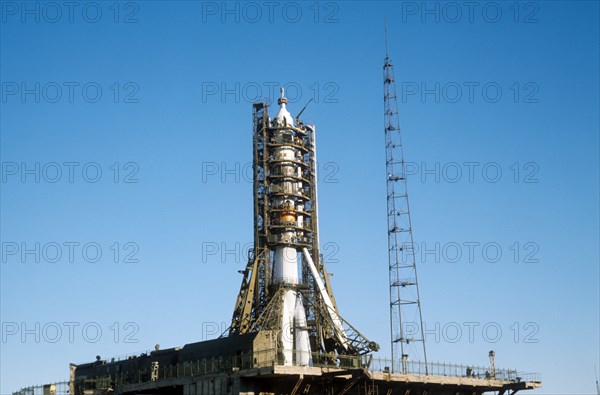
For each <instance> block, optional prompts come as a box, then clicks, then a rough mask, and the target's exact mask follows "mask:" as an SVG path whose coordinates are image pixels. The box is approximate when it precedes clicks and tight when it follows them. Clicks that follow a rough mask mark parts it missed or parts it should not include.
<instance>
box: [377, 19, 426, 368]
mask: <svg viewBox="0 0 600 395" xmlns="http://www.w3.org/2000/svg"><path fill="white" fill-rule="evenodd" d="M385 35H386V37H385V63H384V66H383V90H384V129H385V152H386V180H387V220H388V261H389V281H390V326H391V347H392V371H393V372H402V373H405V371H406V364H407V362H408V361H409V360H411V361H420V362H425V365H426V366H427V354H426V352H425V336H424V334H423V316H422V313H421V301H420V297H419V286H418V282H417V267H416V259H415V253H414V243H413V234H412V223H411V218H410V206H409V203H408V191H407V185H406V166H405V161H404V152H403V147H402V136H401V133H400V121H399V117H398V102H397V98H396V81H395V80H394V66H393V65H392V64H391V63H390V60H389V56H388V50H387V30H386V33H385ZM399 362H400V364H401V366H400V369H399V366H398V363H399ZM426 373H428V372H427V370H426Z"/></svg>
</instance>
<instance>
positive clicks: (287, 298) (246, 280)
mask: <svg viewBox="0 0 600 395" xmlns="http://www.w3.org/2000/svg"><path fill="white" fill-rule="evenodd" d="M384 91H385V95H384V104H385V109H384V111H385V126H384V128H385V134H386V171H387V177H386V178H387V182H388V198H387V199H388V242H389V245H388V246H389V250H388V253H389V258H390V260H389V270H390V309H391V310H390V311H391V316H390V318H391V326H392V328H391V329H392V331H391V340H392V359H387V360H386V359H379V358H376V357H374V355H373V353H374V352H376V351H378V350H379V345H378V344H377V343H376V342H374V341H371V340H369V339H368V338H367V337H366V336H365V335H363V334H362V333H361V332H360V331H359V330H358V329H357V328H356V327H354V326H353V325H352V324H351V323H349V322H348V321H347V320H346V319H344V318H343V316H342V315H341V314H340V311H339V309H338V304H337V302H336V299H335V297H334V294H333V290H332V286H331V283H330V281H329V277H330V276H329V274H328V273H327V270H326V268H325V265H324V262H323V257H322V255H321V254H320V252H319V225H318V214H319V210H318V191H317V179H318V175H317V148H316V146H317V145H316V128H315V126H314V125H309V124H304V123H303V122H302V120H301V119H300V114H299V115H298V116H296V117H295V118H294V117H292V115H291V114H290V113H289V111H288V109H287V99H286V98H285V95H284V92H283V89H282V90H281V97H280V98H279V100H278V102H277V103H278V105H279V109H278V112H277V114H276V115H275V116H273V117H271V116H270V115H269V106H268V105H267V104H266V103H263V102H261V103H255V104H253V106H252V109H253V112H252V125H253V127H252V133H253V202H254V247H253V248H252V250H251V251H250V253H249V257H248V263H247V265H246V266H245V268H244V269H243V270H241V271H240V273H241V274H242V276H243V277H242V283H241V286H240V291H239V294H238V296H237V298H236V301H235V305H234V312H233V316H232V320H231V325H230V327H229V328H228V330H227V331H226V332H225V333H223V335H221V337H219V338H218V339H213V340H208V341H203V342H198V343H192V344H187V345H185V346H183V347H180V348H179V347H178V348H170V349H164V350H163V349H160V348H159V347H158V346H157V347H156V348H155V350H153V351H148V352H145V353H142V354H138V355H133V356H130V357H127V358H124V359H114V358H113V359H109V360H103V359H101V358H100V357H97V359H96V361H94V362H90V363H85V364H77V365H76V364H71V365H70V377H69V380H68V381H65V382H61V383H56V384H49V385H45V386H40V387H29V388H24V389H22V390H20V391H18V392H16V393H15V395H66V394H69V395H108V394H115V395H116V394H119V395H121V394H122V395H130V394H131V395H133V394H148V395H150V394H156V395H158V394H174V395H216V394H219V395H220V394H222V395H238V394H240V395H284V394H286V395H295V394H327V395H333V394H339V395H342V394H349V395H350V394H352V395H363V394H364V395H379V394H385V395H392V394H403V395H438V394H439V395H467V394H468V395H479V394H483V393H486V392H491V391H495V392H497V393H498V394H501V395H502V394H506V395H509V394H514V393H516V392H518V391H521V390H528V389H535V388H539V387H541V381H540V378H539V376H538V375H537V374H523V373H517V371H516V370H503V369H496V368H495V365H494V360H493V358H492V359H491V363H490V366H487V367H474V366H472V365H469V366H467V365H452V364H439V363H432V362H429V361H428V360H427V357H426V354H425V339H424V337H423V335H422V331H421V329H422V319H421V310H420V301H419V297H418V287H417V281H416V267H415V264H414V259H413V261H412V262H409V263H408V264H403V263H400V262H399V261H398V253H399V251H401V250H404V249H407V250H408V251H409V253H410V251H412V225H411V223H410V212H409V209H408V196H407V193H406V184H405V182H406V177H405V169H404V158H403V153H402V151H401V149H402V143H401V139H400V134H399V127H398V121H397V105H396V103H395V95H396V94H395V85H394V81H393V69H392V68H391V63H390V62H389V59H388V57H387V55H386V61H385V66H384ZM398 149H399V150H398ZM413 258H414V255H413ZM405 306H407V307H409V308H412V309H413V311H412V312H411V314H413V316H414V314H417V315H418V319H419V324H420V326H419V332H418V333H417V336H416V337H415V336H412V337H409V336H407V334H406V333H405V331H404V330H403V322H404V321H405V320H406V318H405V308H404V307H405ZM415 308H416V310H414V309H415ZM419 342H420V343H419ZM415 343H416V344H421V345H422V356H421V355H420V354H419V353H418V352H415V353H414V354H412V353H409V352H410V351H409V350H410V349H411V347H412V346H413V345H414V344H415ZM397 347H399V353H400V355H398V352H397V351H394V350H395V349H396V348H397ZM420 349H421V347H417V350H420ZM491 357H493V355H492V354H491Z"/></svg>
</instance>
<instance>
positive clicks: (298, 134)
mask: <svg viewBox="0 0 600 395" xmlns="http://www.w3.org/2000/svg"><path fill="white" fill-rule="evenodd" d="M277 103H278V104H279V106H280V108H279V112H278V113H277V115H276V116H275V118H274V119H271V118H270V117H269V113H268V107H267V105H266V103H256V104H254V105H253V116H252V124H253V146H254V150H253V152H254V154H253V169H254V248H253V249H252V250H251V251H250V254H249V257H248V265H247V266H246V268H245V269H244V270H243V271H242V274H243V279H242V285H241V287H240V292H239V294H238V297H237V300H236V303H235V308H234V313H233V318H232V322H231V327H230V329H229V335H230V336H231V335H236V334H245V333H252V332H258V331H261V330H268V331H276V333H278V338H277V341H278V345H279V346H280V347H281V350H282V353H281V355H280V358H282V362H283V363H284V364H285V365H292V364H293V365H310V364H311V363H312V358H313V357H317V358H335V356H336V355H363V354H366V353H368V352H370V351H377V350H378V349H379V346H378V345H377V344H376V343H374V342H371V341H369V340H367V339H366V338H365V337H364V336H363V335H362V334H361V333H360V332H358V331H357V330H356V329H355V328H354V327H352V326H351V325H350V324H349V323H348V322H347V321H345V320H344V319H343V318H342V317H341V316H340V314H339V312H338V308H337V304H336V302H335V298H334V296H333V292H332V289H331V284H330V282H329V275H328V273H327V270H326V269H325V265H324V264H323V259H322V256H321V254H320V253H319V226H318V205H317V156H316V139H315V127H314V125H305V124H303V123H302V121H301V120H300V119H299V117H296V119H295V120H294V119H293V118H292V116H291V115H290V113H289V112H288V110H287V109H286V104H287V99H286V98H285V97H284V92H283V88H282V89H281V97H280V98H279V100H278V101H277Z"/></svg>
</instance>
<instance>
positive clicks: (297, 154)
mask: <svg viewBox="0 0 600 395" xmlns="http://www.w3.org/2000/svg"><path fill="white" fill-rule="evenodd" d="M277 104H279V106H280V108H279V112H278V113H277V115H276V116H275V118H274V119H273V121H272V126H273V127H275V128H277V130H276V131H275V132H274V134H273V137H274V142H275V146H276V147H275V148H274V150H273V155H272V156H271V157H270V158H269V168H270V171H271V173H272V174H275V175H278V176H281V177H278V178H277V179H276V180H274V181H273V184H272V191H277V193H273V194H272V195H271V198H270V206H271V210H272V212H274V213H275V214H276V215H275V223H276V224H277V225H280V226H281V227H278V230H277V231H276V232H278V234H277V236H278V240H279V243H278V244H277V246H276V247H275V251H274V257H273V271H272V273H273V278H272V282H273V283H274V284H277V285H280V286H283V287H284V291H283V292H284V295H283V306H282V309H281V328H282V331H281V338H280V341H281V346H282V350H283V358H284V361H283V362H284V365H301V366H302V365H309V364H310V360H311V358H310V356H311V349H310V342H309V334H308V327H307V321H306V311H305V308H304V304H303V302H302V295H301V294H300V292H299V290H298V285H299V284H300V280H299V274H298V273H299V265H298V262H299V261H300V262H301V259H300V260H299V259H298V256H299V254H300V253H301V252H300V251H298V249H297V246H296V241H297V240H298V239H299V238H300V237H302V235H303V232H302V230H301V228H302V227H303V222H304V217H303V215H302V213H303V211H304V205H305V202H306V201H307V200H308V199H307V197H306V196H304V193H303V185H302V181H301V180H302V167H301V166H302V155H303V152H302V149H301V147H300V145H299V144H298V143H297V141H296V140H295V138H296V136H295V132H294V131H293V129H291V128H289V129H288V128H286V127H288V126H289V127H294V120H293V118H292V116H291V115H290V113H289V111H288V110H287V108H286V104H287V99H286V98H285V96H284V91H283V88H281V97H280V98H279V99H278V101H277Z"/></svg>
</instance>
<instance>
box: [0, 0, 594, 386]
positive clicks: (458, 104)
mask: <svg viewBox="0 0 600 395" xmlns="http://www.w3.org/2000/svg"><path fill="white" fill-rule="evenodd" d="M0 4H1V18H2V20H1V25H0V28H1V31H0V32H1V38H0V45H1V64H0V71H1V81H2V92H1V94H2V97H1V117H0V126H1V132H2V133H1V135H2V137H1V143H2V146H1V151H0V152H1V155H2V160H1V161H2V182H1V188H2V192H1V199H2V202H1V216H2V221H1V228H0V230H1V238H2V240H1V241H2V262H1V265H0V270H1V275H2V278H1V297H2V299H1V304H0V306H1V321H2V339H1V340H2V341H1V343H0V346H1V347H2V350H1V356H0V362H1V373H0V381H1V388H0V392H1V393H2V394H7V393H10V392H11V391H13V390H16V389H18V388H21V387H24V386H27V385H31V384H41V383H46V382H52V381H58V380H65V379H67V378H68V363H70V362H74V363H81V362H87V361H90V360H93V359H94V358H95V356H96V355H101V356H102V357H110V356H114V355H122V354H126V353H131V352H139V351H143V350H147V349H151V348H152V347H154V345H155V344H156V343H160V344H161V346H162V347H171V346H181V345H183V344H185V343H191V342H195V341H199V340H202V339H205V338H211V337H215V336H217V334H218V333H217V332H218V330H217V329H216V328H217V327H221V328H222V329H224V328H225V327H226V326H227V325H228V321H229V320H230V318H231V313H232V309H233V303H234V300H235V297H236V294H237V292H238V290H239V284H240V280H241V276H240V275H239V274H238V273H237V271H238V270H239V269H241V268H242V267H243V266H244V264H245V249H246V246H247V243H249V242H250V241H251V239H252V189H251V183H250V182H249V178H248V174H250V173H249V172H247V170H248V163H249V162H250V161H251V159H252V157H251V155H252V143H251V123H250V120H251V103H252V102H253V101H255V100H258V99H261V98H265V99H266V100H269V101H273V98H274V97H276V96H275V94H276V93H275V92H276V91H278V86H279V85H284V86H285V87H287V92H288V96H289V98H290V102H291V103H290V104H289V105H288V108H289V109H290V111H291V112H292V113H293V114H296V113H297V112H298V111H299V110H300V109H301V108H302V107H303V106H304V104H305V103H306V102H307V101H308V100H309V99H311V98H313V99H314V101H313V103H311V104H310V105H309V106H308V108H307V109H306V111H305V112H304V114H303V118H304V119H305V120H306V121H310V122H314V123H315V124H316V125H317V132H318V157H319V161H320V165H319V167H320V169H321V180H320V190H319V196H320V202H319V203H320V220H321V222H320V229H321V241H322V244H323V246H324V251H323V253H324V255H325V259H326V264H327V267H328V270H329V271H331V272H333V274H334V277H333V278H332V284H333V289H334V292H335V295H336V298H337V301H338V305H339V308H340V311H341V314H342V315H343V316H344V317H345V318H347V319H348V320H349V321H350V322H351V323H353V325H354V326H356V327H357V328H359V329H360V330H361V331H362V332H363V333H364V334H365V335H366V336H367V337H369V338H371V339H372V340H375V341H377V342H379V343H380V344H381V346H382V350H381V352H380V353H379V355H380V356H389V353H390V350H389V324H388V317H389V315H388V291H387V258H386V243H387V239H386V216H385V210H386V209H385V164H384V136H383V125H382V123H383V102H382V99H383V89H382V65H383V58H384V55H385V48H384V39H383V20H384V18H385V17H386V18H387V24H388V33H389V51H390V56H391V58H392V61H393V62H394V64H395V67H396V69H395V70H396V79H397V82H398V99H399V111H400V118H401V124H402V128H403V135H404V141H405V154H406V159H407V161H409V162H410V163H409V165H410V166H409V170H410V173H411V177H410V178H409V191H410V199H411V208H412V210H413V211H412V214H413V225H414V237H415V242H416V244H417V247H419V248H420V250H419V251H420V252H418V253H417V261H418V262H417V263H418V272H419V280H420V286H421V295H422V305H423V315H424V320H425V326H426V329H427V331H428V335H427V348H428V353H429V359H430V360H432V361H446V362H456V363H459V362H460V363H469V364H478V365H486V364H487V363H488V358H487V355H488V351H489V350H492V349H493V350H495V351H496V364H497V366H499V367H504V368H511V369H513V368H514V369H518V370H519V371H533V372H539V373H541V374H542V379H543V381H544V388H543V389H541V390H539V391H537V392H536V393H539V394H567V393H569V394H575V393H576V394H592V393H594V391H595V385H594V381H595V377H594V367H595V366H598V369H600V362H599V339H598V337H599V335H598V333H599V316H598V314H599V313H598V311H599V307H600V306H599V277H600V275H599V252H598V245H599V229H598V226H599V225H598V223H599V209H598V201H599V188H598V185H599V170H598V169H599V157H598V151H599V139H598V134H599V133H598V132H599V119H598V108H599V77H598V74H599V58H598V48H599V42H598V41H599V27H598V20H599V7H598V2H592V1H588V2H519V3H516V2H475V3H467V4H465V3H464V2H448V3H447V2H429V3H426V4H425V3H422V2H420V1H419V2H404V3H400V2H391V1H390V2H358V1H356V2H321V3H314V2H292V3H285V2H273V3H270V2H260V1H259V2H250V3H242V2H231V3H221V2H204V3H202V2H191V1H190V2H169V3H166V2H159V1H152V2H144V1H138V2H122V3H113V2H106V3H105V2H78V3H75V4H71V3H69V4H70V5H69V4H65V3H63V2H53V3H45V2H29V3H22V2H12V1H2V2H1V3H0ZM98 254H100V255H98Z"/></svg>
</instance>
